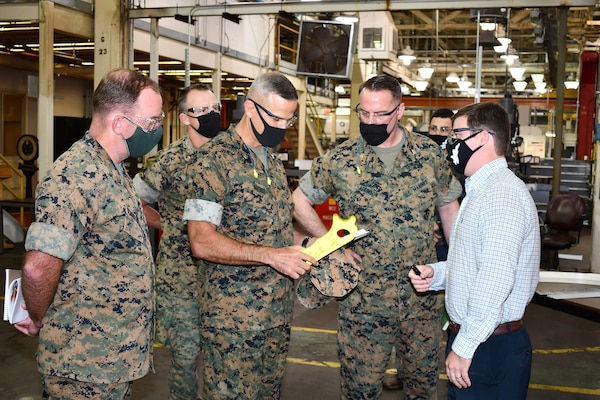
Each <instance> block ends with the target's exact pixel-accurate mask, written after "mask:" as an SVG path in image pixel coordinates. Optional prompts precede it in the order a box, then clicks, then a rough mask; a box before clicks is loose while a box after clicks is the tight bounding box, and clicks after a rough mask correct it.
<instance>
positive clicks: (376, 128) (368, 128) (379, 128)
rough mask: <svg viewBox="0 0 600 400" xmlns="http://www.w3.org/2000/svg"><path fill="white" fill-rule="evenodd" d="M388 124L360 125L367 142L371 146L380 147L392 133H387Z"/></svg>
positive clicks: (361, 132)
mask: <svg viewBox="0 0 600 400" xmlns="http://www.w3.org/2000/svg"><path fill="white" fill-rule="evenodd" d="M387 126H388V124H365V123H362V122H361V123H360V134H361V136H362V137H363V139H365V142H367V143H368V144H370V145H371V146H379V145H380V144H381V143H383V142H385V141H386V140H387V139H388V138H389V137H390V135H391V134H392V133H391V132H388V131H387Z"/></svg>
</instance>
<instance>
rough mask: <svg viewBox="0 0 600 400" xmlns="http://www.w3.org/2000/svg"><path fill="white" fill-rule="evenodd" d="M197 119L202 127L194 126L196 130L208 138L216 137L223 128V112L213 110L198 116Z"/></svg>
mask: <svg viewBox="0 0 600 400" xmlns="http://www.w3.org/2000/svg"><path fill="white" fill-rule="evenodd" d="M196 119H197V120H198V123H199V124H200V127H199V128H198V129H195V128H194V130H195V131H196V132H198V133H199V134H200V135H202V136H204V137H206V138H209V139H212V138H214V137H215V136H217V134H218V133H219V131H220V130H221V114H219V113H218V112H215V111H211V112H209V113H208V114H204V115H201V116H199V117H196ZM192 128H193V127H192Z"/></svg>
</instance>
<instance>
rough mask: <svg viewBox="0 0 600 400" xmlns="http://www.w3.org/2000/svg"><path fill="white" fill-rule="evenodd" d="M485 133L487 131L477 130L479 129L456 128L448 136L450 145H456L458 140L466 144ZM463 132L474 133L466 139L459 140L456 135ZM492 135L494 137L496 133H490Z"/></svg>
mask: <svg viewBox="0 0 600 400" xmlns="http://www.w3.org/2000/svg"><path fill="white" fill-rule="evenodd" d="M483 131H485V129H477V128H456V129H452V130H451V131H450V133H449V134H448V144H454V143H455V142H456V141H457V140H462V141H463V142H466V141H467V140H469V139H471V138H473V137H475V136H477V135H479V134H480V133H481V132H483ZM462 132H473V133H472V134H471V135H470V136H467V137H466V138H464V139H460V138H457V137H456V135H457V134H460V133H462ZM488 133H489V134H490V135H493V134H494V132H492V131H488Z"/></svg>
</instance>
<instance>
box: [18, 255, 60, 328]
mask: <svg viewBox="0 0 600 400" xmlns="http://www.w3.org/2000/svg"><path fill="white" fill-rule="evenodd" d="M63 264H64V262H63V260H61V259H60V258H56V257H53V256H51V255H48V254H46V253H42V252H40V251H37V250H32V251H29V252H28V253H27V254H26V256H25V262H24V264H23V271H22V275H23V277H22V285H23V297H24V298H25V305H26V306H27V311H28V312H29V316H30V317H31V319H32V321H33V322H34V323H35V324H36V325H37V326H40V325H41V323H42V319H43V318H44V315H45V314H46V311H47V310H48V307H50V304H52V300H53V299H54V294H55V293H56V289H57V288H58V282H59V280H60V273H61V271H62V267H63Z"/></svg>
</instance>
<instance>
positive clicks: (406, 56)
mask: <svg viewBox="0 0 600 400" xmlns="http://www.w3.org/2000/svg"><path fill="white" fill-rule="evenodd" d="M398 59H399V60H400V61H402V64H404V65H406V66H409V65H410V64H411V63H412V62H413V61H414V60H416V59H417V57H415V51H414V50H413V49H411V48H410V46H409V45H406V47H405V48H404V49H403V50H402V51H401V52H400V55H399V56H398Z"/></svg>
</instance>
